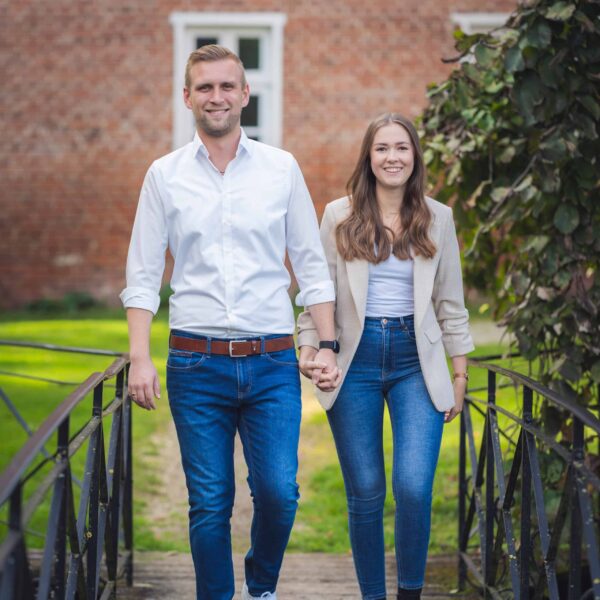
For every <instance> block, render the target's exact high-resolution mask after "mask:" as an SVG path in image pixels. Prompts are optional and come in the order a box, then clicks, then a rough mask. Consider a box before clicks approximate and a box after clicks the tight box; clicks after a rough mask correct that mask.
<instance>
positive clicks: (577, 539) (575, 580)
mask: <svg viewBox="0 0 600 600" xmlns="http://www.w3.org/2000/svg"><path fill="white" fill-rule="evenodd" d="M572 457H573V462H574V463H575V462H581V461H582V460H583V423H582V422H581V421H580V420H579V419H578V418H577V417H575V416H574V417H573V448H572ZM570 504H571V540H570V544H569V595H568V598H569V600H575V599H577V598H580V597H581V542H582V519H581V509H580V506H579V498H578V492H577V473H576V472H575V473H574V477H573V486H572V487H571V503H570Z"/></svg>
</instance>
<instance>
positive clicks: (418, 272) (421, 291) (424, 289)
mask: <svg viewBox="0 0 600 600" xmlns="http://www.w3.org/2000/svg"><path fill="white" fill-rule="evenodd" d="M413 266H414V274H413V288H414V290H413V294H414V302H415V325H416V326H420V325H421V323H422V322H423V317H425V311H426V310H427V306H428V305H429V300H430V299H431V294H432V292H433V280H434V277H435V270H434V267H433V260H431V259H428V258H423V257H422V256H420V255H416V256H414V257H413Z"/></svg>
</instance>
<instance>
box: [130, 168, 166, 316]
mask: <svg viewBox="0 0 600 600" xmlns="http://www.w3.org/2000/svg"><path fill="white" fill-rule="evenodd" d="M167 244H168V230H167V223H166V219H165V214H164V208H163V204H162V201H161V195H160V173H159V172H158V169H157V168H156V165H155V164H154V165H152V166H151V167H150V169H149V170H148V172H147V173H146V177H145V179H144V183H143V185H142V191H141V193H140V199H139V202H138V207H137V212H136V215H135V221H134V224H133V231H132V234H131V242H130V244H129V252H128V254H127V270H126V277H127V287H126V288H125V289H124V290H123V291H122V292H121V294H120V298H121V302H122V303H123V306H124V307H125V308H143V309H145V310H149V311H151V312H152V313H154V314H156V311H157V310H158V307H159V305H160V297H159V292H160V285H161V281H162V275H163V272H164V269H165V252H166V249H167Z"/></svg>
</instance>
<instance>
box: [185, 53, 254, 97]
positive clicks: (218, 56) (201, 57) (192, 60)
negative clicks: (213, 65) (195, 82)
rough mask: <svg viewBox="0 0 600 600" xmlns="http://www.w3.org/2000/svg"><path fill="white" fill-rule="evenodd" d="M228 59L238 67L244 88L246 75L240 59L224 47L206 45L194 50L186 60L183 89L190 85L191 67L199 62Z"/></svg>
mask: <svg viewBox="0 0 600 600" xmlns="http://www.w3.org/2000/svg"><path fill="white" fill-rule="evenodd" d="M227 59H230V60H232V61H234V62H235V63H237V64H238V65H239V67H240V70H241V74H242V87H246V73H245V71H244V63H242V61H241V60H240V57H239V56H238V55H237V54H236V53H235V52H232V51H231V50H230V49H229V48H225V46H219V45H218V44H207V45H206V46H202V47H201V48H198V50H194V51H193V52H192V53H191V54H190V57H189V58H188V61H187V64H186V65H185V87H186V88H187V89H188V90H189V89H190V87H191V85H192V77H191V74H190V73H191V70H192V67H193V66H194V65H195V64H196V63H199V62H215V61H217V60H227Z"/></svg>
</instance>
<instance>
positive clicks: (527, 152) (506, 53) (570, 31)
mask: <svg viewBox="0 0 600 600" xmlns="http://www.w3.org/2000/svg"><path fill="white" fill-rule="evenodd" d="M456 48H457V50H458V51H459V53H460V56H458V57H457V58H455V59H452V60H454V61H456V62H458V61H459V60H460V61H461V62H460V65H459V68H457V69H456V70H455V71H454V72H453V73H452V74H451V76H450V77H449V79H448V80H447V81H445V82H443V83H441V84H440V85H436V86H434V87H432V88H430V90H429V93H428V95H429V100H430V104H429V106H428V108H427V109H426V111H425V113H424V115H423V118H422V122H421V127H422V130H423V131H422V134H423V136H424V139H425V140H426V141H425V143H424V152H425V161H426V163H427V165H428V169H429V173H430V176H431V178H432V183H433V186H434V188H435V195H436V196H437V197H438V198H439V199H441V200H442V201H445V202H447V203H448V204H450V205H452V206H453V207H454V212H455V218H456V220H457V223H458V228H459V234H460V235H461V237H462V239H463V241H464V243H465V255H464V257H465V258H464V265H463V267H464V271H465V278H466V282H467V284H468V285H470V286H472V287H474V288H476V289H479V290H481V291H483V292H484V293H486V295H488V296H489V297H490V298H493V299H494V300H493V302H494V306H493V310H494V316H495V317H496V318H497V319H500V320H501V321H502V322H503V323H504V324H506V326H507V327H508V329H509V331H511V332H512V333H513V334H514V336H515V338H516V340H517V343H518V347H519V350H520V352H521V353H522V354H523V356H524V357H526V358H527V359H529V360H532V361H533V360H534V359H536V358H538V359H540V361H541V365H542V373H541V377H542V379H543V380H545V381H546V382H547V383H551V384H552V385H553V386H555V387H559V388H560V390H561V391H562V392H563V393H567V394H568V395H569V396H571V397H577V398H579V399H580V401H581V400H582V399H583V402H585V403H586V404H588V405H590V404H593V403H594V399H595V400H597V395H598V385H596V384H599V383H600V323H599V319H598V310H599V307H600V277H599V273H598V269H599V262H600V193H599V191H600V190H599V182H600V181H599V178H600V173H599V168H598V167H599V160H600V139H599V133H600V128H599V122H600V3H599V2H598V1H597V0H573V1H558V2H556V1H555V0H554V1H553V0H539V1H533V2H528V3H525V4H522V5H520V7H519V8H518V10H517V11H516V12H515V13H513V15H512V16H511V17H510V19H509V20H508V22H507V24H506V26H505V27H503V28H500V29H498V30H496V31H494V32H491V33H490V34H477V35H465V34H464V33H462V32H457V33H456ZM550 356H551V357H552V358H548V357H550Z"/></svg>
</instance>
